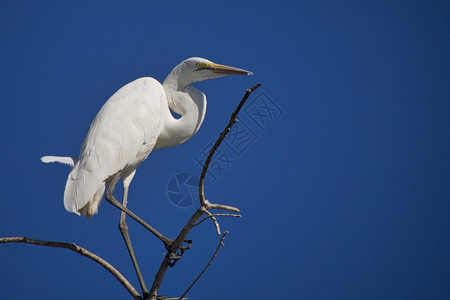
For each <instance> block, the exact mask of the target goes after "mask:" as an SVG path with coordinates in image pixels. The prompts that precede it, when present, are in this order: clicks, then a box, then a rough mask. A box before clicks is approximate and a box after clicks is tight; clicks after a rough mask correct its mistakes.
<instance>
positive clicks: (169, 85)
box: [155, 70, 206, 148]
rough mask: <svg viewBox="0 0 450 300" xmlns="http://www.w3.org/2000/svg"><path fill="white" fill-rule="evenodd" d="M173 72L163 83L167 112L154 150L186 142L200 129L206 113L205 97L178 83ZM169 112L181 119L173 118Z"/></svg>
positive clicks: (192, 88) (162, 120) (194, 89)
mask: <svg viewBox="0 0 450 300" xmlns="http://www.w3.org/2000/svg"><path fill="white" fill-rule="evenodd" d="M174 71H175V70H174ZM174 71H172V73H170V74H169V76H167V78H166V80H165V81H164V83H163V87H164V90H165V92H166V99H167V111H165V112H164V116H162V119H161V122H162V124H161V128H162V132H161V134H160V137H159V138H158V143H157V144H156V146H155V148H164V147H172V146H176V145H179V144H181V143H183V142H185V141H187V140H188V139H189V138H191V137H192V136H193V135H194V134H195V133H196V132H197V131H198V129H199V128H200V126H201V124H202V122H203V118H204V116H205V112H206V97H205V95H204V94H203V93H202V92H200V91H199V90H197V89H196V88H194V87H192V86H189V84H190V83H185V82H180V81H179V80H178V74H176V73H174ZM163 105H166V104H163ZM170 111H173V112H175V113H177V114H179V115H181V117H180V118H179V119H176V118H174V117H173V116H172V114H171V113H170Z"/></svg>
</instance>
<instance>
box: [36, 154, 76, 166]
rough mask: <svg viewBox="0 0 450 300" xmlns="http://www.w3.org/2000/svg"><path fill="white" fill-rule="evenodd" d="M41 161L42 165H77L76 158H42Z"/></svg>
mask: <svg viewBox="0 0 450 300" xmlns="http://www.w3.org/2000/svg"><path fill="white" fill-rule="evenodd" d="M41 161H42V162H43V163H52V162H59V163H62V164H65V165H69V166H71V167H73V166H74V165H75V164H76V163H77V161H78V158H77V157H66V156H42V157H41Z"/></svg>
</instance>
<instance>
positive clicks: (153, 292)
mask: <svg viewBox="0 0 450 300" xmlns="http://www.w3.org/2000/svg"><path fill="white" fill-rule="evenodd" d="M260 85H261V84H260V83H258V84H256V85H255V86H253V87H252V88H250V89H247V91H246V93H245V95H244V97H243V98H242V100H241V102H239V105H238V106H237V108H236V109H235V110H234V111H233V113H232V114H231V117H230V121H229V122H228V124H227V126H226V127H225V129H224V130H223V131H222V133H221V134H220V136H219V138H218V139H217V141H216V142H215V144H214V146H213V147H212V148H211V150H210V151H209V154H208V157H207V158H206V161H205V164H204V165H203V169H202V173H201V175H200V180H199V200H200V207H199V208H198V209H197V211H196V212H195V213H194V214H193V215H192V217H191V218H190V219H189V221H188V222H187V223H186V225H184V227H183V229H182V230H181V232H180V233H179V234H178V236H177V238H176V239H175V241H174V242H173V243H172V245H171V246H170V247H169V249H168V250H169V253H167V254H166V255H165V256H164V259H163V261H162V263H161V265H160V267H159V270H158V273H157V274H156V275H155V280H154V281H153V285H152V288H151V289H150V296H149V297H150V300H156V299H157V295H158V291H159V288H160V286H161V283H162V280H163V278H164V276H165V274H166V271H167V269H168V267H169V266H172V265H173V264H174V262H173V254H174V253H176V252H177V251H178V249H180V247H181V244H182V243H183V241H184V240H185V239H186V237H187V235H188V234H189V232H190V231H191V230H192V228H194V227H195V226H196V225H197V223H198V221H199V219H200V218H201V217H202V216H203V215H204V214H206V215H208V217H209V218H211V219H212V220H213V222H214V225H215V227H216V231H217V232H218V233H220V228H219V223H218V222H217V220H216V218H215V216H214V215H212V214H211V213H209V212H208V210H209V209H222V210H227V211H232V212H239V209H238V208H236V207H232V206H227V205H222V204H212V203H210V202H209V201H208V200H206V198H205V192H204V184H205V177H206V173H207V172H208V167H209V164H210V163H211V160H212V157H213V156H214V153H215V152H216V151H217V149H218V148H219V146H220V144H221V143H222V141H223V140H224V139H225V137H226V135H227V133H228V132H229V131H230V130H231V128H232V127H233V125H234V124H235V123H236V122H237V119H236V117H237V115H238V113H239V111H240V110H241V108H242V106H244V104H245V101H247V99H248V97H249V96H250V94H251V93H252V92H253V91H254V90H256V89H257V88H258V87H259V86H260ZM214 257H215V255H214ZM214 257H213V259H214ZM194 284H195V282H194ZM190 288H191V287H190ZM190 288H189V289H190Z"/></svg>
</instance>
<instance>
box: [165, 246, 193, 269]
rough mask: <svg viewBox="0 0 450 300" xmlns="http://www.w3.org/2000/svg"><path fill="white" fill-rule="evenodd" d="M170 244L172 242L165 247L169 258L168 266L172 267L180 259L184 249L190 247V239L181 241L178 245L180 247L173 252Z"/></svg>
mask: <svg viewBox="0 0 450 300" xmlns="http://www.w3.org/2000/svg"><path fill="white" fill-rule="evenodd" d="M184 244H185V245H184ZM171 246H172V244H171V245H170V246H169V247H166V249H167V250H168V251H169V252H168V253H167V254H166V255H167V257H168V258H169V266H170V267H171V268H172V267H173V266H175V264H176V263H177V262H178V261H179V260H180V259H181V257H182V256H183V254H184V252H185V251H186V250H189V249H191V246H192V241H191V240H184V241H183V243H182V244H181V245H180V247H179V248H178V249H177V250H176V251H175V252H173V250H172V249H171V248H172V247H171Z"/></svg>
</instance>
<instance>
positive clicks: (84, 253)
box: [0, 237, 142, 299]
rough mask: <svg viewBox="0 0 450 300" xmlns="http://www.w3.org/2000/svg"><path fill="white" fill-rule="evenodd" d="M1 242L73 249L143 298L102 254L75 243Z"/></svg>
mask: <svg viewBox="0 0 450 300" xmlns="http://www.w3.org/2000/svg"><path fill="white" fill-rule="evenodd" d="M0 243H5V244H6V243H26V244H32V245H38V246H46V247H57V248H65V249H69V250H72V251H74V252H76V253H78V254H80V255H82V256H85V257H87V258H89V259H91V260H93V261H94V262H96V263H98V264H99V265H101V266H102V267H103V268H105V269H106V270H107V271H108V272H109V273H111V274H112V275H113V276H114V277H116V279H117V280H118V281H119V282H120V283H121V284H122V285H123V287H125V288H126V289H127V291H128V292H129V293H130V294H131V296H133V298H134V299H142V297H141V295H139V293H138V291H137V290H136V289H135V288H134V287H133V285H132V284H131V283H129V282H128V280H127V279H126V278H125V277H124V276H123V275H122V274H121V273H120V272H119V271H118V270H117V269H116V268H114V267H113V266H112V265H111V264H110V263H108V262H107V261H106V260H104V259H102V258H101V257H100V256H98V255H95V254H94V253H92V252H90V251H88V250H87V249H85V248H83V247H80V246H78V245H76V244H75V243H72V244H69V243H64V242H52V241H44V240H36V239H31V238H28V237H4V238H0Z"/></svg>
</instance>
